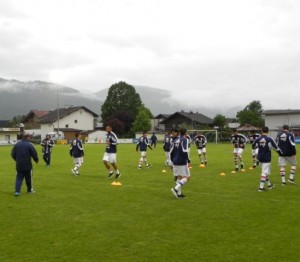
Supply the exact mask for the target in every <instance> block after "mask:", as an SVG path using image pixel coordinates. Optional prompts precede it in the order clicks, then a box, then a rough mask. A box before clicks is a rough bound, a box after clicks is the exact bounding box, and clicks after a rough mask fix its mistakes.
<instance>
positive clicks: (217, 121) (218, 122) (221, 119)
mask: <svg viewBox="0 0 300 262" xmlns="http://www.w3.org/2000/svg"><path fill="white" fill-rule="evenodd" d="M213 124H214V125H215V126H218V127H219V129H220V130H223V129H224V126H225V124H226V117H225V116H223V115H221V114H218V115H216V116H215V117H214V119H213Z"/></svg>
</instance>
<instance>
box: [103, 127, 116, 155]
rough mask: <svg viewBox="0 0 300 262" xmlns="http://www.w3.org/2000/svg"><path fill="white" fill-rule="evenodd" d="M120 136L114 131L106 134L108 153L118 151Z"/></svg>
mask: <svg viewBox="0 0 300 262" xmlns="http://www.w3.org/2000/svg"><path fill="white" fill-rule="evenodd" d="M117 144H118V138H117V136H116V134H115V133H114V132H108V133H107V134H106V148H105V152H106V153H117Z"/></svg>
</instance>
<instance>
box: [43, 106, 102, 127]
mask: <svg viewBox="0 0 300 262" xmlns="http://www.w3.org/2000/svg"><path fill="white" fill-rule="evenodd" d="M79 109H84V110H86V111H87V112H89V113H90V114H92V115H93V116H94V117H98V116H99V115H97V114H96V113H94V112H93V111H91V110H89V109H88V108H86V107H85V106H75V107H68V108H59V109H55V110H53V111H50V112H49V113H48V114H47V115H46V116H44V117H43V118H42V119H41V120H40V123H53V122H55V121H56V120H57V118H58V116H59V119H62V118H64V117H65V116H67V115H70V114H72V113H74V112H76V111H78V110H79Z"/></svg>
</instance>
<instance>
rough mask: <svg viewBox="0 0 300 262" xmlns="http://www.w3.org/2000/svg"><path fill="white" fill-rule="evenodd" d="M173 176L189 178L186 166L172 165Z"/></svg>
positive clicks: (188, 170)
mask: <svg viewBox="0 0 300 262" xmlns="http://www.w3.org/2000/svg"><path fill="white" fill-rule="evenodd" d="M173 174H174V176H183V177H189V176H191V174H190V169H189V167H188V165H184V166H176V165H173Z"/></svg>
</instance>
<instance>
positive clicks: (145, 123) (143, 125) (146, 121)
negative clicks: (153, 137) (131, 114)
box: [132, 106, 152, 132]
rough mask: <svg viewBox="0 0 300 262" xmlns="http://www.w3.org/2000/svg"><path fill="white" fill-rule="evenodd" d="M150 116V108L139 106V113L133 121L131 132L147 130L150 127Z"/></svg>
mask: <svg viewBox="0 0 300 262" xmlns="http://www.w3.org/2000/svg"><path fill="white" fill-rule="evenodd" d="M151 117H152V114H151V112H150V110H149V109H148V108H146V107H144V106H141V107H140V110H139V113H138V115H137V117H136V119H135V121H134V123H133V126H132V132H137V131H148V130H150V129H151Z"/></svg>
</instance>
